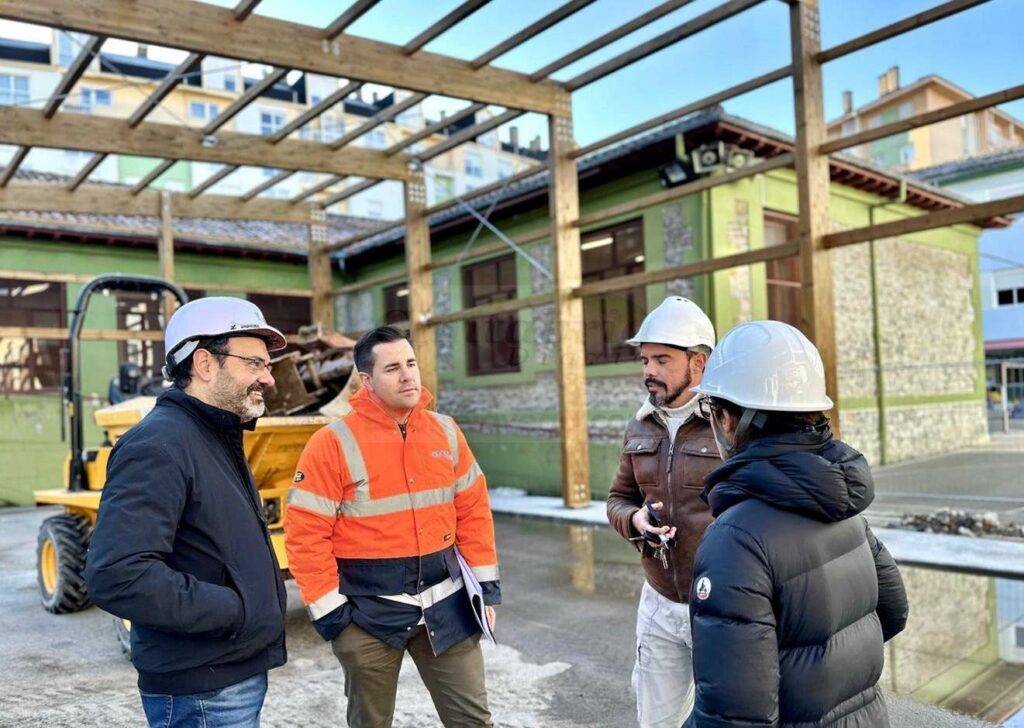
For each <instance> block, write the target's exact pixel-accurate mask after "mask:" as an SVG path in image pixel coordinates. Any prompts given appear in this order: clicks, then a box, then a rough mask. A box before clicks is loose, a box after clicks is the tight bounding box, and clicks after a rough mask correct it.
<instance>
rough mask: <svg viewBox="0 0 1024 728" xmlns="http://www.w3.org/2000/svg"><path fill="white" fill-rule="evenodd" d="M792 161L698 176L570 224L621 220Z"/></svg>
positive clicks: (785, 157) (784, 158) (788, 157)
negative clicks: (629, 215)
mask: <svg viewBox="0 0 1024 728" xmlns="http://www.w3.org/2000/svg"><path fill="white" fill-rule="evenodd" d="M794 161H795V156H794V155H793V154H791V153H786V154H779V155H777V156H775V157H770V158H769V159H766V160H765V161H763V162H758V163H757V164H752V165H751V166H749V167H741V168H740V169H736V170H733V171H732V172H726V173H724V174H716V175H711V176H709V177H702V178H701V179H697V180H694V181H693V182H687V183H686V184H683V185H679V186H678V187H672V188H670V189H667V190H661V191H660V192H652V193H651V194H649V195H644V196H643V197H640V198H637V199H635V200H630V201H629V202H624V203H622V204H620V205H615V206H613V207H607V208H605V209H603V210H599V211H597V212H592V213H591V214H589V215H584V216H583V217H581V218H580V219H579V220H577V221H576V222H574V223H573V225H575V226H577V227H581V228H584V227H590V226H591V225H596V224H598V223H602V222H605V221H607V220H611V219H612V218H616V217H621V216H622V215H628V214H630V213H632V212H637V211H639V210H643V209H645V208H648V207H652V206H654V205H662V204H664V203H666V202H669V201H671V200H677V199H679V198H680V197H687V196H689V195H693V194H696V193H698V192H703V191H704V190H710V189H712V188H713V187H720V186H721V185H728V184H732V183H733V182H737V181H739V180H741V179H746V178H747V177H753V176H754V175H758V174H763V173H765V172H770V171H771V170H773V169H779V168H780V167H791V166H793V162H794Z"/></svg>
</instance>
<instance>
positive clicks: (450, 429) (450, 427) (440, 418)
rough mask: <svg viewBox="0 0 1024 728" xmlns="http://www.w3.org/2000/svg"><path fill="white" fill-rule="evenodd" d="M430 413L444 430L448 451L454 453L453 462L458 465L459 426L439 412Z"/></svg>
mask: <svg viewBox="0 0 1024 728" xmlns="http://www.w3.org/2000/svg"><path fill="white" fill-rule="evenodd" d="M427 412H430V415H431V417H433V418H434V419H435V420H437V423H438V424H439V425H441V429H442V430H444V435H445V437H447V438H448V449H449V450H450V451H451V453H452V462H453V463H455V464H458V462H459V434H458V429H459V428H458V425H456V424H455V420H453V419H452V418H451V417H449V416H448V415H442V414H438V413H437V412H431V411H430V410H427Z"/></svg>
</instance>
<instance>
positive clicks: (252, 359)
mask: <svg viewBox="0 0 1024 728" xmlns="http://www.w3.org/2000/svg"><path fill="white" fill-rule="evenodd" d="M213 353H214V354H215V355H216V356H230V357H232V358H233V359H241V360H242V361H243V362H245V366H246V368H247V369H248V370H249V371H250V372H252V373H253V374H261V373H262V372H263V371H264V370H266V371H267V372H269V371H270V362H269V361H267V360H266V359H260V358H259V357H258V356H239V355H238V354H228V353H226V352H225V353H223V354H218V353H216V352H213Z"/></svg>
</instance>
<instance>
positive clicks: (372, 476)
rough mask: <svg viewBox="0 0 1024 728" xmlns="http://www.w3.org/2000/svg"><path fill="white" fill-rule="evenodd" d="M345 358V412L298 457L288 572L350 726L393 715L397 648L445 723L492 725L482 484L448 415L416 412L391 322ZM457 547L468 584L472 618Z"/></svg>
mask: <svg viewBox="0 0 1024 728" xmlns="http://www.w3.org/2000/svg"><path fill="white" fill-rule="evenodd" d="M355 362H356V368H357V369H358V371H359V376H360V379H361V380H362V384H363V388H362V389H361V390H360V391H359V392H358V393H357V394H356V395H355V396H354V397H353V398H352V400H351V405H352V408H353V411H352V412H350V413H349V414H348V415H346V416H345V417H344V418H343V419H342V420H340V421H338V422H335V423H332V424H330V425H328V426H327V427H324V428H323V429H321V430H319V431H318V432H317V433H316V434H314V435H313V437H312V438H310V440H309V442H308V443H307V445H306V448H305V450H304V451H303V453H302V457H301V458H300V459H299V465H298V470H297V471H296V473H295V480H294V482H293V484H292V488H291V491H290V493H289V495H288V509H287V513H286V515H285V523H284V527H285V544H286V546H287V550H288V566H289V569H290V571H291V573H292V575H293V576H294V577H295V581H296V582H297V583H298V585H299V590H300V591H301V593H302V600H303V602H304V603H305V604H306V606H307V608H308V610H309V614H310V618H311V619H312V620H313V626H314V627H315V628H316V630H317V632H319V633H320V635H321V636H322V637H323V638H324V639H326V640H330V641H331V643H332V648H333V650H334V654H335V656H336V657H337V658H338V661H339V662H340V663H341V666H342V668H343V670H344V673H345V695H346V696H347V697H348V710H347V717H348V724H349V725H350V726H352V728H367V727H369V726H375V727H376V726H382V727H383V726H390V725H391V721H392V717H393V714H394V709H395V693H396V691H397V686H398V672H399V668H400V667H401V664H402V657H403V655H404V654H405V652H406V651H408V652H409V653H410V654H411V655H412V657H413V660H414V661H415V663H416V667H417V669H418V670H419V672H420V676H421V677H422V678H423V682H424V684H425V685H426V686H427V688H428V690H429V691H430V695H431V697H432V699H433V701H434V706H435V708H437V711H438V714H439V715H440V717H441V721H442V723H443V724H444V725H445V726H456V725H457V726H490V725H492V723H491V715H490V711H489V709H488V706H487V692H486V688H485V685H484V666H483V656H482V654H481V651H480V644H479V642H480V633H481V629H480V623H479V621H478V620H479V619H481V617H483V618H484V619H486V621H487V622H488V623H489V626H490V627H492V628H493V624H494V607H493V605H495V604H500V603H501V591H500V584H499V581H498V563H497V555H496V551H495V548H494V523H493V520H492V518H491V509H490V504H489V501H488V498H487V483H486V481H485V479H484V475H483V473H482V472H481V471H480V466H479V465H477V463H476V459H475V458H474V457H473V453H472V452H470V450H469V446H468V445H467V444H466V439H465V437H464V436H463V434H462V431H461V430H460V429H459V428H458V426H457V425H456V424H455V421H454V420H452V418H450V417H446V416H445V415H440V414H436V413H434V412H431V411H430V410H428V409H426V405H427V404H429V402H430V400H431V395H430V393H429V392H427V391H426V390H425V389H423V388H422V386H421V385H420V375H419V370H418V369H417V368H416V355H415V352H414V351H413V348H412V345H411V344H410V343H409V341H408V340H407V339H406V338H405V337H404V336H403V335H402V334H401V333H400V332H399V331H397V330H396V329H393V328H391V327H387V326H385V327H381V328H378V329H374V330H373V331H370V332H369V333H367V334H365V335H364V336H363V337H362V338H361V339H360V340H359V341H358V342H357V343H356V347H355ZM456 549H457V550H458V552H459V554H461V556H462V558H463V559H464V561H465V563H466V564H467V565H468V566H469V568H470V570H471V574H472V577H475V580H476V581H478V582H479V583H480V587H481V592H482V594H483V602H484V604H485V605H486V606H485V607H484V608H483V612H484V614H483V615H480V614H479V613H478V612H477V611H476V610H475V609H474V607H473V604H472V603H471V600H470V598H469V596H468V592H467V589H466V587H465V584H464V580H463V577H462V575H461V571H460V566H459V559H458V554H457V553H456ZM472 577H471V576H470V575H469V574H467V577H466V578H467V579H471V578H472Z"/></svg>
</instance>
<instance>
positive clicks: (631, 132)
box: [570, 66, 793, 159]
mask: <svg viewBox="0 0 1024 728" xmlns="http://www.w3.org/2000/svg"><path fill="white" fill-rule="evenodd" d="M792 73H793V67H792V66H783V67H782V68H776V69H775V70H774V71H769V72H768V73H765V74H763V75H761V76H758V77H757V78H752V79H750V80H749V81H744V82H743V83H739V84H736V85H735V86H730V87H729V88H727V89H723V90H722V91H718V92H717V93H713V94H711V95H710V96H705V97H704V98H702V99H698V100H697V101H691V102H690V103H688V104H684V105H682V106H680V107H679V108H677V109H673V110H672V111H668V112H666V113H664V114H662V115H660V116H656V117H654V118H653V119H649V120H647V121H645V122H642V123H640V124H637V125H635V126H631V127H629V128H628V129H624V130H622V131H620V132H618V133H616V134H612V135H611V136H608V137H605V138H604V139H599V140H598V141H596V142H593V143H591V144H588V145H587V146H585V147H580V148H578V149H576V150H574V151H573V152H572V154H571V155H570V156H571V157H572V158H573V159H579V158H580V157H583V156H585V155H587V154H590V153H591V152H595V151H597V150H598V149H603V148H604V147H607V146H610V145H612V144H615V143H616V142H620V141H622V140H623V139H629V138H630V137H632V136H635V135H637V134H640V133H641V132H645V131H647V130H648V129H654V128H655V127H658V126H661V125H662V124H667V123H668V122H670V121H675V120H676V119H681V118H682V117H684V116H686V115H688V114H692V113H693V112H695V111H700V110H701V109H707V108H710V107H712V106H717V105H718V104H720V103H722V102H723V101H728V100H729V99H732V98H735V97H737V96H742V95H743V94H745V93H749V92H750V91H754V90H755V89H759V88H761V87H763V86H767V85H769V84H772V83H775V82H776V81H781V80H782V79H784V78H789V77H790V76H791V75H792Z"/></svg>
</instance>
